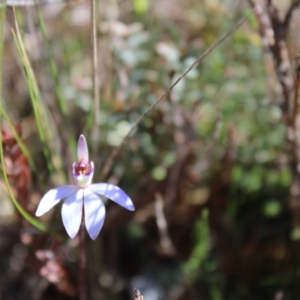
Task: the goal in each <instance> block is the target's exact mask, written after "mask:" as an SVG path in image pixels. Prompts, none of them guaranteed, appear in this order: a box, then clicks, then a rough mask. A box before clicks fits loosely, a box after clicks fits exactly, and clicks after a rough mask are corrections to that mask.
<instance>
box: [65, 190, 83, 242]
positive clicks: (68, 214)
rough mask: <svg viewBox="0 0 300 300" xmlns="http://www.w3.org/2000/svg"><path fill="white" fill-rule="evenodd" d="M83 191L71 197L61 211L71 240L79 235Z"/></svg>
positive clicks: (78, 191)
mask: <svg viewBox="0 0 300 300" xmlns="http://www.w3.org/2000/svg"><path fill="white" fill-rule="evenodd" d="M82 203H83V189H79V190H77V192H76V193H74V194H72V195H71V196H69V197H68V198H67V199H66V200H65V202H64V204H63V206H62V209H61V216H62V220H63V223H64V225H65V228H66V231H67V233H68V235H69V236H70V237H71V238H74V237H75V236H76V234H77V233H78V230H79V227H80V224H81V218H82Z"/></svg>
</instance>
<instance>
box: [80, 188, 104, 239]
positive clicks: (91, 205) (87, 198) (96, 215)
mask: <svg viewBox="0 0 300 300" xmlns="http://www.w3.org/2000/svg"><path fill="white" fill-rule="evenodd" d="M84 218H85V226H86V229H87V231H88V233H89V236H90V237H91V239H93V240H95V239H96V237H97V236H98V234H99V232H100V230H101V228H102V226H103V223H104V219H105V206H104V204H103V202H102V200H101V198H100V196H99V195H97V194H95V193H93V192H92V191H91V190H90V189H89V188H86V189H85V190H84Z"/></svg>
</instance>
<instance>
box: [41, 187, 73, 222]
mask: <svg viewBox="0 0 300 300" xmlns="http://www.w3.org/2000/svg"><path fill="white" fill-rule="evenodd" d="M76 190H77V187H76V186H74V185H63V186H58V187H56V188H54V189H51V190H50V191H48V192H47V193H46V194H45V195H44V196H43V198H42V199H41V201H40V203H39V206H38V208H37V210H36V213H35V215H36V216H37V217H40V216H41V215H43V214H44V213H46V212H47V211H49V210H50V209H51V208H52V207H53V206H55V205H56V204H57V203H58V202H59V201H60V200H62V199H64V198H66V197H68V196H70V195H71V194H73V193H75V192H76Z"/></svg>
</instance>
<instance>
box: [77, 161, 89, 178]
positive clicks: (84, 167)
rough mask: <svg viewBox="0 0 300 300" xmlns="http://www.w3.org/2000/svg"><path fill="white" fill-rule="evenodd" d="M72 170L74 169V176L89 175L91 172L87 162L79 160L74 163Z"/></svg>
mask: <svg viewBox="0 0 300 300" xmlns="http://www.w3.org/2000/svg"><path fill="white" fill-rule="evenodd" d="M74 171H75V175H76V176H77V175H89V174H90V173H91V172H92V168H91V165H90V164H89V163H88V162H86V161H84V160H81V161H79V162H78V163H76V164H75V166H74Z"/></svg>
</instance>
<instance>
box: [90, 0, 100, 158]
mask: <svg viewBox="0 0 300 300" xmlns="http://www.w3.org/2000/svg"><path fill="white" fill-rule="evenodd" d="M91 17H92V23H91V33H92V36H91V37H92V68H93V103H94V104H93V123H92V134H91V135H92V151H93V154H95V153H96V152H97V147H98V144H99V140H100V128H99V113H100V97H99V69H98V50H97V22H96V21H97V19H96V0H91Z"/></svg>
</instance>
